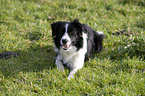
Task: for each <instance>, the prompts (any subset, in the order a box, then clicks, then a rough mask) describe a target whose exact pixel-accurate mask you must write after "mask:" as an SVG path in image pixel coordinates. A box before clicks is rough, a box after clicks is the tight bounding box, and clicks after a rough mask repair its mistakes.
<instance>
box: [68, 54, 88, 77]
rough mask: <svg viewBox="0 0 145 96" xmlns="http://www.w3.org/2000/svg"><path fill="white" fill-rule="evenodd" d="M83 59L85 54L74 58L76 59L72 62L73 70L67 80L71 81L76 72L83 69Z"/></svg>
mask: <svg viewBox="0 0 145 96" xmlns="http://www.w3.org/2000/svg"><path fill="white" fill-rule="evenodd" d="M84 59H85V54H81V55H80V56H78V57H76V59H75V60H74V62H73V65H74V66H73V68H72V70H71V72H70V74H69V76H68V78H67V79H69V80H70V79H71V78H73V77H74V74H75V73H76V71H77V70H79V69H81V68H83V65H84Z"/></svg>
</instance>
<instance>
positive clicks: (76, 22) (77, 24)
mask: <svg viewBox="0 0 145 96" xmlns="http://www.w3.org/2000/svg"><path fill="white" fill-rule="evenodd" d="M73 24H74V25H75V26H77V27H80V28H81V25H82V24H81V23H80V22H79V20H78V19H75V20H74V21H73Z"/></svg>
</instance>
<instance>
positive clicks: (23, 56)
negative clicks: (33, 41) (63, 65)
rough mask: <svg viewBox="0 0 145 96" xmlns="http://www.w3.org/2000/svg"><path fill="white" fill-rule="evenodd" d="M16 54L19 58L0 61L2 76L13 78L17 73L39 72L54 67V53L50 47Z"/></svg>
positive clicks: (38, 47) (39, 47)
mask: <svg viewBox="0 0 145 96" xmlns="http://www.w3.org/2000/svg"><path fill="white" fill-rule="evenodd" d="M17 52H18V53H19V54H20V56H19V57H16V58H15V57H12V58H9V59H1V60H0V62H1V63H2V65H1V72H2V75H3V76H5V77H9V76H15V75H17V74H18V73H19V72H24V73H25V72H40V71H43V70H51V69H52V68H53V67H54V57H55V52H54V51H53V47H52V46H45V47H41V46H37V47H35V48H29V49H27V50H26V51H20V50H18V51H17Z"/></svg>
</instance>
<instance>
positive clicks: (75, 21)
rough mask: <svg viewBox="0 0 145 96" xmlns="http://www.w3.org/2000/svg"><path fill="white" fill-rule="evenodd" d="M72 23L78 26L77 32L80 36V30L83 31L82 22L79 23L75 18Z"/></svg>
mask: <svg viewBox="0 0 145 96" xmlns="http://www.w3.org/2000/svg"><path fill="white" fill-rule="evenodd" d="M73 24H74V25H75V26H76V27H77V28H78V30H79V32H78V33H79V36H82V32H84V27H83V24H81V23H80V22H79V20H78V19H75V20H74V21H73Z"/></svg>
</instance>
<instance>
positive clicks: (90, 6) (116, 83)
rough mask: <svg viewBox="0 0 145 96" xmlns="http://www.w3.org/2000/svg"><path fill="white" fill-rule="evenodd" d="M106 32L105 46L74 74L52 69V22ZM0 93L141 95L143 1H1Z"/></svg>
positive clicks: (144, 54)
mask: <svg viewBox="0 0 145 96" xmlns="http://www.w3.org/2000/svg"><path fill="white" fill-rule="evenodd" d="M75 18H78V19H79V21H80V22H81V23H85V24H87V25H89V26H91V27H92V28H93V29H94V30H96V31H103V32H104V34H105V39H104V42H103V44H104V50H103V51H102V52H101V53H99V54H96V55H95V56H94V58H90V59H89V60H88V61H87V62H85V65H84V67H83V69H82V70H79V71H78V72H77V73H76V74H75V77H74V78H73V79H71V80H67V76H68V74H69V70H68V69H65V72H61V71H58V70H57V67H56V66H55V64H54V57H55V52H54V50H53V43H52V42H53V40H52V36H51V26H50V25H51V24H52V23H53V22H56V21H60V20H62V21H72V20H74V19H75ZM6 51H10V52H16V53H18V54H19V56H17V57H11V58H1V59H0V96H1V95H2V96H5V95H6V96H13V95H14V96H17V95H20V96H27V95H28V96H33V95H40V96H46V95H52V96H56V95H64V96H70V95H73V96H80V95H82V96H86V95H87V96H89V95H91V96H96V95H98V96H103V95H105V96H106V95H116V96H125V95H126V96H136V95H137V96H140V95H141V96H143V95H145V92H144V90H145V81H144V78H145V1H144V0H0V53H2V52H6Z"/></svg>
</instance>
